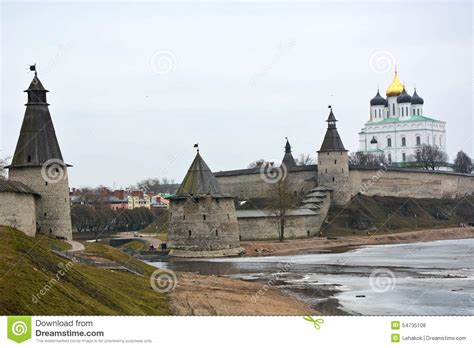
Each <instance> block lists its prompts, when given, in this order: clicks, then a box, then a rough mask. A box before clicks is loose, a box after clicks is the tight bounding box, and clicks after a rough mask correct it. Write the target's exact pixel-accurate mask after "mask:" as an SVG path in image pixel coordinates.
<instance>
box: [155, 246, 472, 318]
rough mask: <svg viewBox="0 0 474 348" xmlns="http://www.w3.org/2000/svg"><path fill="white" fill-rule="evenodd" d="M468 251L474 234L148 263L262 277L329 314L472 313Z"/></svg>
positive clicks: (255, 278) (206, 272)
mask: <svg viewBox="0 0 474 348" xmlns="http://www.w3.org/2000/svg"><path fill="white" fill-rule="evenodd" d="M473 251H474V239H457V240H442V241H434V242H420V243H410V244H392V245H373V246H367V247H361V248H358V249H355V250H351V251H347V252H342V253H319V254H309V255H296V256H266V257H241V258H219V259H206V260H202V259H194V260H185V259H184V260H183V259H179V260H178V259H172V260H170V261H169V262H153V263H152V264H153V265H155V266H157V267H161V268H169V269H172V270H175V271H183V272H195V273H198V274H203V275H219V276H226V277H230V278H237V279H242V280H246V281H253V282H261V283H262V284H267V285H268V286H269V287H274V288H278V289H280V290H282V291H283V292H285V293H287V294H289V295H291V296H294V297H296V298H298V299H300V300H302V301H304V302H306V303H308V304H310V305H311V306H312V307H313V308H315V309H318V310H320V311H321V312H323V313H324V314H327V315H338V314H355V315H359V314H360V315H473V314H474V256H473ZM263 296H264V295H263ZM256 300H258V297H257V298H256Z"/></svg>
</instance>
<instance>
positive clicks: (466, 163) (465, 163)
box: [454, 150, 473, 173]
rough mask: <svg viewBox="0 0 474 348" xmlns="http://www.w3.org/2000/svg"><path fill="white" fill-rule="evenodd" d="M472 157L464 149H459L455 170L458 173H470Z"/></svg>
mask: <svg viewBox="0 0 474 348" xmlns="http://www.w3.org/2000/svg"><path fill="white" fill-rule="evenodd" d="M472 169H473V167H472V159H471V157H469V156H468V155H467V153H465V152H464V151H462V150H461V151H459V152H458V153H457V155H456V159H455V160H454V171H455V172H458V173H470V172H471V171H472Z"/></svg>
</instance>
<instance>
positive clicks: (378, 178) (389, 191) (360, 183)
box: [350, 168, 474, 198]
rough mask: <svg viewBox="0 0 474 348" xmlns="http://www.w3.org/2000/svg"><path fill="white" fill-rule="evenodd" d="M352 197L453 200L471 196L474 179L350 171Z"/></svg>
mask: <svg viewBox="0 0 474 348" xmlns="http://www.w3.org/2000/svg"><path fill="white" fill-rule="evenodd" d="M350 183H351V195H356V194H357V193H358V192H361V193H363V194H365V195H369V196H392V197H411V198H456V197H461V196H464V195H465V194H474V176H469V175H462V174H459V175H457V174H454V173H440V172H428V171H423V172H422V171H420V172H416V171H411V172H410V171H401V170H400V171H398V170H384V169H383V168H382V169H380V170H375V169H370V170H365V169H362V170H361V169H352V170H351V171H350Z"/></svg>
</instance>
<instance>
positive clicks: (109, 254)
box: [84, 241, 156, 276]
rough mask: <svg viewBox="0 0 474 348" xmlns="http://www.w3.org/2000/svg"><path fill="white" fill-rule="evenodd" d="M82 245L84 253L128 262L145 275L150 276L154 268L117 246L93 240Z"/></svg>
mask: <svg viewBox="0 0 474 348" xmlns="http://www.w3.org/2000/svg"><path fill="white" fill-rule="evenodd" d="M137 242H139V241H137ZM130 243H133V242H130ZM139 243H140V242H139ZM127 244H129V243H127ZM124 245H125V244H124ZM84 246H85V248H86V249H85V252H86V253H93V254H96V255H98V256H101V257H104V258H106V259H109V260H112V261H117V262H121V263H128V264H130V265H132V266H134V267H137V268H139V269H141V270H142V272H143V274H144V275H145V276H150V275H151V274H152V273H153V271H155V270H156V268H155V267H153V266H150V265H148V264H146V263H144V262H142V261H140V260H138V259H136V258H134V257H133V256H130V255H127V254H126V253H124V252H123V251H122V250H120V249H119V248H114V247H111V246H110V245H105V244H102V243H94V242H85V243H84Z"/></svg>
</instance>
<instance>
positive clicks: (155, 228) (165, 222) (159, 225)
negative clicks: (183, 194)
mask: <svg viewBox="0 0 474 348" xmlns="http://www.w3.org/2000/svg"><path fill="white" fill-rule="evenodd" d="M168 226H169V213H168V211H166V212H163V213H161V214H160V215H159V216H158V218H157V219H156V220H155V221H153V222H152V223H151V224H150V225H148V226H147V227H146V228H144V229H143V230H141V231H140V232H139V233H140V234H147V235H153V236H154V237H156V238H158V239H160V240H162V241H164V242H165V241H167V240H168Z"/></svg>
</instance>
